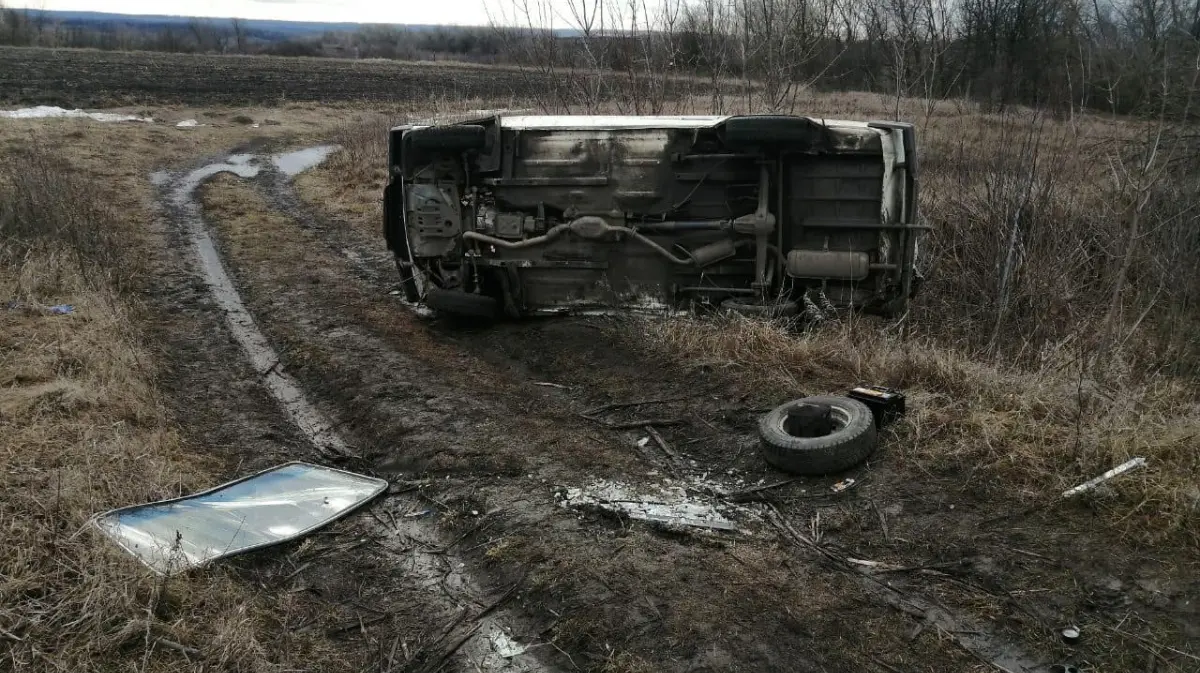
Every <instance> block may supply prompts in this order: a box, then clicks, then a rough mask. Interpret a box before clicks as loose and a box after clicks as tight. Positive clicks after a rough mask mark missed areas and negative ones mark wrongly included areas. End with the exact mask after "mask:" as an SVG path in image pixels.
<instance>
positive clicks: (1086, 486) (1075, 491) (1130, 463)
mask: <svg viewBox="0 0 1200 673" xmlns="http://www.w3.org/2000/svg"><path fill="white" fill-rule="evenodd" d="M1145 464H1146V459H1145V458H1143V457H1141V456H1138V457H1137V458H1133V459H1131V460H1127V461H1125V462H1124V463H1121V464H1120V465H1118V466H1116V467H1114V468H1113V469H1111V470H1109V471H1108V472H1105V473H1104V474H1102V475H1100V476H1099V477H1096V478H1095V479H1092V480H1090V481H1085V482H1084V483H1082V484H1080V485H1078V486H1075V487H1072V488H1068V489H1067V490H1065V491H1063V494H1062V497H1064V498H1070V497H1073V496H1076V495H1079V494H1080V493H1084V492H1086V491H1090V490H1092V489H1093V488H1096V487H1097V486H1099V485H1100V484H1103V483H1104V482H1106V481H1108V480H1109V479H1112V478H1113V477H1116V476H1120V475H1122V474H1125V473H1126V472H1128V471H1130V470H1132V469H1135V468H1138V467H1141V466H1143V465H1145Z"/></svg>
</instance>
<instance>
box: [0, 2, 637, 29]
mask: <svg viewBox="0 0 1200 673" xmlns="http://www.w3.org/2000/svg"><path fill="white" fill-rule="evenodd" d="M575 1H576V2H578V1H579V0H575ZM658 1H659V0H655V2H658ZM543 2H548V3H549V4H551V5H553V6H554V7H553V8H554V10H555V13H556V14H558V15H559V18H557V19H556V20H555V24H556V26H555V27H566V26H567V25H568V22H567V21H566V20H564V18H562V17H569V16H570V14H569V12H568V10H567V5H568V4H569V3H570V2H571V0H529V4H530V6H534V5H538V4H541V3H543ZM0 4H2V5H4V6H6V7H30V8H33V9H58V10H74V11H88V12H116V13H120V14H172V15H178V16H211V17H239V18H243V19H284V20H288V21H353V22H360V23H409V24H415V23H424V24H451V25H479V26H482V25H487V24H488V23H489V19H488V16H489V12H490V13H491V16H493V17H496V19H497V22H502V23H512V21H501V18H502V17H503V15H504V14H507V15H509V16H510V17H511V16H513V14H514V12H513V4H512V1H511V0H391V1H390V2H388V1H386V0H385V1H379V0H174V2H163V1H162V0H0ZM651 4H654V3H651ZM518 22H519V23H524V21H523V20H519V21H518Z"/></svg>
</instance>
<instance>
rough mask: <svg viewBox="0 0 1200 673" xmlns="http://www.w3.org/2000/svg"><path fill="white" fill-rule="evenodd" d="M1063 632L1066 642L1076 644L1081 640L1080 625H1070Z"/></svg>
mask: <svg viewBox="0 0 1200 673" xmlns="http://www.w3.org/2000/svg"><path fill="white" fill-rule="evenodd" d="M1061 633H1062V639H1063V642H1064V643H1066V644H1068V645H1074V644H1075V643H1078V642H1079V627H1078V626H1068V627H1067V628H1065V629H1063V630H1062V632H1061Z"/></svg>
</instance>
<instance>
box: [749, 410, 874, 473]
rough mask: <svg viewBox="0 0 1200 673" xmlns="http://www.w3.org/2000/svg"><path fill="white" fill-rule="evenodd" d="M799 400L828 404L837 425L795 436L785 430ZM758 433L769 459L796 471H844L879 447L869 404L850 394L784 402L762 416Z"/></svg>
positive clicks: (764, 453)
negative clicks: (821, 432)
mask: <svg viewBox="0 0 1200 673" xmlns="http://www.w3.org/2000/svg"><path fill="white" fill-rule="evenodd" d="M799 404H814V405H828V406H829V407H830V408H831V409H832V412H833V416H834V417H835V418H836V419H837V429H835V430H834V431H833V432H831V433H830V434H828V435H824V436H821V437H795V436H793V435H790V434H788V433H787V431H785V430H784V421H785V420H786V419H787V415H788V410H789V409H791V408H792V407H795V406H796V405H799ZM758 436H759V440H760V443H761V446H762V452H763V458H765V459H766V461H767V463H769V464H771V465H773V466H775V467H777V468H779V469H781V470H783V471H785V472H791V473H793V474H807V475H821V474H833V473H835V472H841V471H843V470H846V469H848V468H851V467H854V466H855V465H857V464H859V463H861V462H862V461H864V460H866V458H867V456H869V455H871V452H872V451H874V450H875V443H876V440H877V434H876V429H875V418H874V416H873V415H872V414H871V410H870V409H869V408H868V407H867V405H865V404H863V403H862V402H859V401H858V400H852V399H850V398H848V397H838V396H833V395H818V396H814V397H805V398H803V399H799V400H792V401H791V402H788V403H787V404H781V405H779V406H778V407H775V408H774V409H773V410H771V412H770V413H768V414H767V415H765V416H763V417H762V418H760V419H759V422H758Z"/></svg>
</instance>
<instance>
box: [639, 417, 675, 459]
mask: <svg viewBox="0 0 1200 673" xmlns="http://www.w3.org/2000/svg"><path fill="white" fill-rule="evenodd" d="M645 429H646V432H647V433H648V434H649V435H650V437H651V438H652V439H654V443H655V444H658V448H660V449H662V452H663V453H665V454H667V457H668V458H670V459H671V460H673V461H676V462H678V461H679V455H678V454H676V453H675V449H672V448H671V444H670V442H668V441H667V440H666V439H663V436H662V435H661V434H660V433H659V432H658V430H655V429H654V426H652V425H647V426H645Z"/></svg>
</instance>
